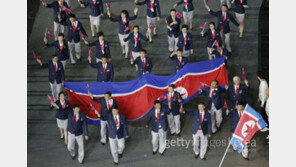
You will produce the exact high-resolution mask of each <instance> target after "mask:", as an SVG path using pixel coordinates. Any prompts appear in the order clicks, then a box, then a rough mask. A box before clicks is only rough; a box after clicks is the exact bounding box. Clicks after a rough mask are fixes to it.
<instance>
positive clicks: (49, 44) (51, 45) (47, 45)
mask: <svg viewBox="0 0 296 167" xmlns="http://www.w3.org/2000/svg"><path fill="white" fill-rule="evenodd" d="M54 44H55V41H54V42H52V43H47V44H45V46H46V47H48V48H49V47H53V46H54Z"/></svg>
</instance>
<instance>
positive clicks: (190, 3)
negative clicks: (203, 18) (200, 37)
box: [176, 0, 194, 12]
mask: <svg viewBox="0 0 296 167" xmlns="http://www.w3.org/2000/svg"><path fill="white" fill-rule="evenodd" d="M192 1H193V0H188V5H187V7H186V6H185V5H184V8H183V11H185V12H190V11H193V10H194V6H193V3H192ZM183 3H185V1H184V0H180V1H179V2H178V3H176V4H177V5H176V6H179V5H182V4H183Z"/></svg>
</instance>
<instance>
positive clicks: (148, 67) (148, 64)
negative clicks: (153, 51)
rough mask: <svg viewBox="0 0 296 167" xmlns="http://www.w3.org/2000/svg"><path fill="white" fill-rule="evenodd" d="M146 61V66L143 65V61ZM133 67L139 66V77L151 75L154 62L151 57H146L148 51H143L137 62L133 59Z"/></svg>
mask: <svg viewBox="0 0 296 167" xmlns="http://www.w3.org/2000/svg"><path fill="white" fill-rule="evenodd" d="M142 59H145V60H144V61H145V64H144V65H143V60H142ZM131 65H132V66H134V65H137V67H138V71H137V75H138V77H140V76H142V75H143V74H145V73H151V71H152V67H153V66H152V61H151V59H150V58H149V57H146V50H145V49H142V50H141V51H140V56H139V57H137V58H136V60H133V59H131Z"/></svg>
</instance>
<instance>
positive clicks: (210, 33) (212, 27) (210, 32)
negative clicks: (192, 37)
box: [201, 22, 222, 48]
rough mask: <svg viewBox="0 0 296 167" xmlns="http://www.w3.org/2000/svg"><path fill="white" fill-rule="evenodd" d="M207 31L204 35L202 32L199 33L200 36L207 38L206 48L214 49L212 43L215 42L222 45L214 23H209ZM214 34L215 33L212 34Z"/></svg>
mask: <svg viewBox="0 0 296 167" xmlns="http://www.w3.org/2000/svg"><path fill="white" fill-rule="evenodd" d="M209 27H210V28H209V29H208V30H207V31H206V32H205V33H204V31H202V32H201V35H202V36H203V37H207V38H208V41H207V47H208V48H214V42H215V41H217V42H218V43H220V44H221V43H222V39H221V36H220V31H219V30H218V29H216V28H215V23H214V22H210V24H209ZM213 32H215V33H213Z"/></svg>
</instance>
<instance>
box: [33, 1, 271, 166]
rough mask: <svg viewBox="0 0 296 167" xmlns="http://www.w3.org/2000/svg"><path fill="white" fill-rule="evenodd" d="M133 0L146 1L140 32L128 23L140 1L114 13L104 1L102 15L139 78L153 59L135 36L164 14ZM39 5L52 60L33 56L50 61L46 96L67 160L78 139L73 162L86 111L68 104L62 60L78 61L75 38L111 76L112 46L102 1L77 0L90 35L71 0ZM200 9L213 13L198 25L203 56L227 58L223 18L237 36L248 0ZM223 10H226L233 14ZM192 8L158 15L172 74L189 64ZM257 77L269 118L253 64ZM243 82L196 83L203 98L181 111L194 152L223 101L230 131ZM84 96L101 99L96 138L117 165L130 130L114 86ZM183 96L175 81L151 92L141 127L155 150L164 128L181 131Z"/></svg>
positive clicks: (214, 125) (100, 77)
mask: <svg viewBox="0 0 296 167" xmlns="http://www.w3.org/2000/svg"><path fill="white" fill-rule="evenodd" d="M176 1H177V0H176ZM114 3H116V2H114ZM118 3H119V2H118ZM134 3H135V4H136V6H139V7H140V6H142V5H145V6H146V8H147V14H146V15H147V16H146V19H147V31H146V34H145V35H143V34H141V33H140V25H134V26H133V27H131V26H130V22H131V21H133V20H135V19H137V16H138V15H137V14H138V7H136V8H135V9H134V13H133V14H134V15H133V16H130V14H129V12H128V11H127V10H122V11H121V14H120V15H119V16H116V17H114V16H112V14H111V11H110V6H108V5H107V12H106V14H107V16H108V18H109V20H110V21H111V22H117V23H118V37H119V42H120V45H121V48H122V54H123V56H124V58H126V59H127V58H130V64H131V65H132V66H135V68H136V71H137V76H138V77H140V76H142V75H144V74H145V73H151V70H152V68H153V65H152V64H153V62H152V60H151V58H149V57H147V51H146V50H145V49H144V48H143V47H142V44H141V41H145V42H149V43H151V42H152V41H153V39H152V38H157V31H156V28H157V27H156V24H157V21H160V20H161V19H162V16H161V6H160V3H159V0H140V1H138V0H134ZM42 4H43V5H44V6H45V7H46V8H52V9H53V22H54V39H55V41H54V42H52V43H48V41H47V36H46V34H45V37H44V43H45V45H46V46H47V47H54V48H55V51H56V53H55V54H54V55H53V56H52V60H50V61H49V62H47V63H42V61H41V60H40V59H38V58H37V62H38V63H39V64H40V66H42V67H43V68H48V71H49V75H48V78H49V83H50V87H51V91H52V95H53V99H54V100H55V102H52V103H51V107H54V108H56V110H57V112H56V119H57V125H58V127H59V130H60V135H61V136H60V138H61V139H64V141H65V144H66V145H67V148H68V150H69V152H70V155H71V157H72V158H73V159H75V155H76V153H75V142H77V144H78V161H79V163H83V161H84V140H88V128H87V123H86V116H85V114H84V113H83V112H80V107H79V104H73V105H72V106H70V103H69V101H68V100H67V99H66V96H65V93H63V92H62V91H61V90H62V87H63V82H64V81H65V68H66V64H67V63H66V61H67V60H68V59H69V58H70V62H71V64H72V65H75V64H76V61H81V46H80V40H81V39H82V40H83V41H84V43H85V45H86V46H88V47H90V48H91V47H95V48H96V49H95V62H94V61H92V57H91V56H88V63H89V65H90V66H91V67H93V68H96V69H97V70H98V73H97V82H113V80H114V68H113V64H112V63H111V52H110V48H112V46H110V44H109V43H108V41H106V40H105V39H104V33H103V31H104V30H102V29H101V28H100V23H101V17H102V16H103V15H104V5H103V2H102V0H86V1H85V2H83V1H80V7H82V8H85V7H87V6H89V8H90V15H89V18H90V25H91V36H92V37H93V38H95V37H98V40H95V41H93V42H90V41H89V38H88V35H87V33H86V31H85V29H84V27H83V24H82V23H81V22H80V21H78V20H77V19H76V16H75V14H73V13H72V12H71V10H70V0H68V1H65V0H57V1H54V2H52V3H50V4H48V3H46V2H45V1H42ZM179 5H183V6H184V8H183V13H182V17H180V15H181V13H179V12H177V10H176V9H175V8H176V7H177V6H179ZM205 8H206V9H207V10H208V12H209V14H210V15H213V16H215V17H217V22H216V23H215V22H210V23H209V24H208V25H209V28H208V29H207V30H205V28H203V30H202V31H201V36H203V37H207V45H206V47H207V51H208V56H209V59H215V58H220V57H225V60H227V59H229V57H230V56H231V54H232V53H231V52H232V48H231V44H230V27H229V23H230V22H232V23H233V24H234V25H235V26H237V27H238V28H239V37H243V30H244V18H245V8H248V6H247V0H221V10H220V11H213V10H211V9H210V7H209V6H208V5H207V4H206V3H205ZM228 9H232V11H233V12H234V13H235V16H233V14H232V12H229V10H228ZM193 12H194V6H193V0H180V1H178V2H176V3H175V4H174V5H173V7H172V9H171V10H170V14H169V16H168V17H166V18H165V19H163V20H165V23H166V28H167V35H168V51H169V55H170V56H169V58H170V59H171V60H172V61H173V63H172V67H173V72H174V73H177V72H178V71H179V70H181V69H182V68H183V67H184V66H185V65H186V64H187V63H188V56H190V55H192V54H194V52H193V48H194V45H193V38H192V34H191V33H190V31H191V30H192V28H193V15H194V14H193ZM182 19H183V23H182ZM65 27H67V28H68V31H67V32H68V35H67V39H65V35H64V33H65V30H64V29H65ZM74 55H75V56H74ZM129 55H130V56H129ZM75 57H76V58H75ZM257 77H258V80H259V81H260V87H259V96H258V101H259V107H260V113H261V114H262V116H263V117H264V119H265V120H268V111H269V101H268V96H269V94H268V84H267V82H266V80H265V77H264V74H263V72H261V71H259V72H258V73H257ZM249 89H250V87H249V82H248V80H246V79H244V83H241V80H240V78H239V77H238V76H235V77H233V84H231V85H229V86H228V85H225V87H221V86H219V83H218V81H217V80H213V81H212V82H211V85H209V86H208V87H206V88H203V89H200V90H199V95H201V96H205V97H206V98H207V99H208V103H207V104H205V103H203V102H199V103H198V107H197V109H195V110H194V111H186V112H183V114H184V116H191V117H192V118H193V121H192V135H193V141H194V143H193V151H194V157H195V158H199V157H200V158H201V159H202V160H205V159H206V157H205V154H206V151H207V146H208V138H209V137H210V136H211V135H212V134H215V133H217V132H218V131H219V130H220V129H221V123H222V120H223V118H222V115H223V114H222V112H223V108H226V115H227V117H229V118H230V119H231V129H230V131H231V133H233V132H234V130H235V128H236V126H237V124H238V122H239V119H240V117H241V115H242V112H243V110H244V105H245V104H247V98H246V95H247V93H248V91H249ZM224 93H225V94H226V95H227V96H228V97H229V99H228V100H227V102H225V100H224V98H223V97H222V94H224ZM88 95H89V97H90V98H91V99H92V100H93V101H94V102H95V103H100V104H101V111H97V110H95V113H96V114H97V116H98V117H99V118H100V124H101V125H100V128H101V131H100V134H101V135H100V137H101V139H100V142H101V144H102V145H105V144H106V143H107V142H109V144H110V150H111V153H112V157H113V159H114V164H115V165H118V162H119V158H121V157H122V156H123V152H124V148H125V139H126V138H128V137H129V133H128V126H127V121H126V119H125V116H124V115H123V114H121V113H120V106H119V105H117V101H116V100H115V99H113V98H112V92H106V93H105V96H104V97H102V98H95V97H94V96H93V95H92V94H91V93H90V92H88ZM182 102H183V99H182V96H181V95H180V93H179V92H177V91H176V90H175V85H174V84H171V85H169V86H168V90H167V91H166V92H165V93H164V94H163V95H162V96H161V97H159V98H158V99H155V101H154V104H153V105H154V107H153V109H152V110H151V111H150V113H149V114H148V116H147V122H146V127H147V128H148V127H149V125H150V123H152V127H151V135H152V154H153V155H155V154H156V153H157V152H159V154H160V155H164V152H165V149H166V147H165V144H166V142H165V141H166V137H167V132H168V131H169V132H170V134H171V135H176V136H178V137H180V136H181V121H180V117H181V116H182V114H181V113H180V108H181V105H182ZM266 113H267V114H266ZM234 149H236V148H234ZM243 157H244V158H245V159H246V160H248V148H247V147H246V148H245V149H244V151H243Z"/></svg>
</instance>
